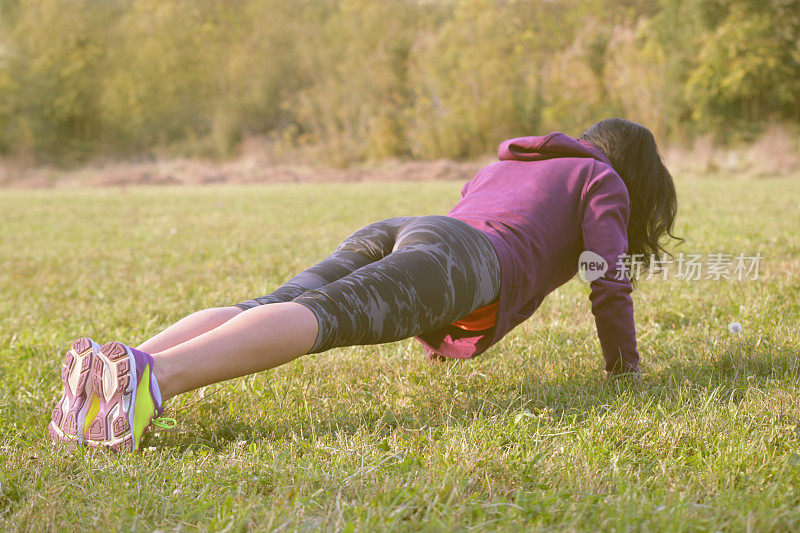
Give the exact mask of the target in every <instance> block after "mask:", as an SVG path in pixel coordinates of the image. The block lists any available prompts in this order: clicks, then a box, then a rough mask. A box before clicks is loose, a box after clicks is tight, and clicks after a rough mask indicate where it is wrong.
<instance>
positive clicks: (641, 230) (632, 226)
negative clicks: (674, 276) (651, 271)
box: [581, 118, 683, 268]
mask: <svg viewBox="0 0 800 533" xmlns="http://www.w3.org/2000/svg"><path fill="white" fill-rule="evenodd" d="M581 139H583V140H586V141H589V142H590V143H592V144H594V145H595V146H597V147H598V148H600V150H602V151H603V153H604V154H606V156H608V159H609V160H610V161H611V166H612V167H613V168H614V170H615V171H616V172H617V174H619V176H620V177H621V178H622V181H624V182H625V186H626V187H627V188H628V195H629V196H630V199H631V208H630V217H629V220H628V253H629V254H630V255H633V254H641V255H642V256H643V257H642V263H643V264H644V266H645V268H646V267H647V266H649V265H650V260H651V258H652V257H656V258H658V257H661V256H662V255H663V254H666V253H667V251H666V249H665V248H664V247H663V244H665V243H664V242H663V241H665V240H669V239H676V240H677V241H682V240H683V239H681V238H679V237H677V236H675V235H674V234H673V233H672V231H673V225H674V223H675V216H676V214H677V213H678V198H677V195H676V194H675V184H674V183H673V182H672V175H670V173H669V171H668V170H667V167H665V166H664V163H663V162H662V160H661V155H660V154H659V153H658V147H657V146H656V141H655V139H654V138H653V134H652V133H650V130H648V129H647V128H645V127H644V126H642V125H641V124H637V123H636V122H631V121H629V120H625V119H621V118H609V119H606V120H601V121H600V122H598V123H597V124H595V125H593V126H592V127H591V128H589V129H588V130H586V131H585V132H584V133H583V135H581ZM665 236H666V237H668V238H667V239H664V237H665Z"/></svg>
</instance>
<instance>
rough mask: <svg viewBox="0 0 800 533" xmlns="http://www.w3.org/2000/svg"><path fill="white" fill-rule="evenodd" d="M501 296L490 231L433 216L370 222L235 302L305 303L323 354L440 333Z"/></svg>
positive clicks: (318, 349)
mask: <svg viewBox="0 0 800 533" xmlns="http://www.w3.org/2000/svg"><path fill="white" fill-rule="evenodd" d="M499 294H500V265H499V262H498V259H497V254H496V253H495V251H494V248H492V245H491V243H490V242H489V240H488V239H487V238H486V236H484V235H483V234H482V233H481V232H480V231H478V230H477V229H475V228H473V227H472V226H470V225H468V224H466V223H465V222H462V221H460V220H457V219H455V218H451V217H447V216H441V215H429V216H421V217H396V218H389V219H386V220H382V221H380V222H375V223H374V224H370V225H368V226H366V227H364V228H362V229H360V230H358V231H356V232H355V233H353V234H352V235H350V236H349V237H347V238H346V239H345V240H344V242H342V244H340V245H339V246H338V247H337V248H336V250H335V251H334V252H333V253H332V254H331V255H330V256H328V257H327V258H325V259H323V260H322V261H320V262H319V263H317V264H316V265H314V266H312V267H310V268H308V269H307V270H304V271H303V272H301V273H300V274H298V275H296V276H294V277H293V278H292V279H290V280H289V281H288V282H286V283H285V284H284V285H282V286H281V287H279V288H278V289H277V290H275V291H274V292H272V293H270V294H268V295H267V296H261V297H259V298H255V299H253V300H248V301H246V302H244V303H241V304H237V307H240V308H242V309H245V310H246V309H249V308H251V307H255V306H258V305H263V304H270V303H277V302H289V301H291V302H297V303H299V304H302V305H304V306H305V307H307V308H309V309H310V310H311V311H313V312H314V314H315V315H316V316H317V321H318V323H319V333H318V334H317V340H316V342H315V343H314V346H313V348H311V350H310V351H309V352H308V353H318V352H323V351H325V350H329V349H331V348H335V347H337V346H353V345H360V344H379V343H384V342H392V341H397V340H400V339H405V338H407V337H413V336H416V335H421V334H424V333H429V332H431V331H436V330H437V329H441V328H443V327H444V326H447V325H448V324H452V323H453V322H455V321H456V320H459V319H460V318H463V317H464V316H466V315H468V314H469V313H471V312H472V311H474V310H475V309H477V308H479V307H483V306H484V305H487V304H489V303H491V302H493V301H494V300H496V299H497V297H498V295H499Z"/></svg>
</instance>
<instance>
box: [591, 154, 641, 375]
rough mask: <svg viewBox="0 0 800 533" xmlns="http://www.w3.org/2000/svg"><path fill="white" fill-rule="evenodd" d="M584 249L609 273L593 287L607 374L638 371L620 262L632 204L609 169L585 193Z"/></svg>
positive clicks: (627, 292)
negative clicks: (603, 261)
mask: <svg viewBox="0 0 800 533" xmlns="http://www.w3.org/2000/svg"><path fill="white" fill-rule="evenodd" d="M583 204H584V211H583V220H582V223H581V230H582V232H583V248H584V250H589V251H592V252H594V253H596V254H598V255H599V256H600V257H602V258H603V259H604V260H605V262H606V264H607V265H608V269H607V270H606V272H605V274H604V275H603V276H602V277H600V278H598V279H596V280H594V281H592V282H591V285H590V287H591V294H590V296H589V299H590V300H591V302H592V313H593V314H594V318H595V324H596V326H597V336H598V338H599V339H600V345H601V346H602V348H603V356H604V357H605V361H606V371H607V372H608V373H609V374H616V373H621V372H638V371H639V352H638V351H637V350H636V326H635V324H634V319H633V300H632V299H631V292H632V290H633V288H632V286H631V282H630V280H629V279H628V276H627V273H626V272H625V269H624V267H622V266H621V265H620V261H619V258H620V257H621V256H624V254H626V253H627V252H628V232H627V228H628V215H629V209H630V207H629V206H630V200H629V197H628V191H627V188H626V187H625V183H624V182H623V181H622V180H621V179H620V177H619V176H618V175H617V174H616V173H614V172H613V171H611V170H610V169H608V170H606V171H602V172H600V173H599V174H596V175H595V176H594V177H593V178H591V179H590V181H589V183H587V186H586V189H585V191H584V202H583Z"/></svg>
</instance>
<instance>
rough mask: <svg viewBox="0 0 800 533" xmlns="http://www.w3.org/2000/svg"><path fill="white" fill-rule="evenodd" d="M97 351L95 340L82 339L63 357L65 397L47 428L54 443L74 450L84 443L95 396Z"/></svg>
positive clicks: (62, 398)
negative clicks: (92, 374)
mask: <svg viewBox="0 0 800 533" xmlns="http://www.w3.org/2000/svg"><path fill="white" fill-rule="evenodd" d="M98 348H99V345H98V344H97V343H96V342H94V341H93V340H92V339H89V338H88V337H81V338H80V339H77V340H76V341H74V342H73V343H72V346H70V349H69V350H68V351H67V353H66V355H65V356H64V364H63V366H62V367H61V381H62V383H63V385H64V394H63V395H62V396H61V399H60V400H59V401H58V403H56V407H55V409H53V413H52V420H51V422H50V424H49V425H48V426H47V431H48V433H49V435H50V440H52V441H53V442H55V443H62V444H68V445H70V446H71V447H74V446H80V445H81V444H82V442H83V426H84V422H85V418H86V411H88V409H89V405H90V404H91V397H92V382H91V380H90V379H89V374H90V372H91V367H92V362H93V360H94V353H95V351H96V350H97V349H98Z"/></svg>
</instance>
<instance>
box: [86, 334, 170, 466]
mask: <svg viewBox="0 0 800 533" xmlns="http://www.w3.org/2000/svg"><path fill="white" fill-rule="evenodd" d="M154 363H155V361H154V360H153V357H152V356H151V355H150V354H148V353H146V352H143V351H141V350H137V349H136V348H131V347H130V346H126V345H124V344H122V343H121V342H116V341H114V342H109V343H107V344H104V345H103V346H101V347H100V349H99V350H98V352H97V353H96V354H95V356H94V359H93V362H92V368H91V372H90V380H91V382H92V390H93V392H94V398H93V399H92V405H93V407H92V408H90V410H89V414H90V415H91V416H92V418H91V419H87V422H86V435H85V437H86V445H87V446H91V447H98V448H106V449H109V450H111V451H114V452H121V451H133V450H137V449H138V448H139V443H140V442H141V439H142V435H144V433H145V431H146V430H147V429H148V428H149V427H150V425H151V424H155V425H158V426H160V427H173V426H171V425H168V424H166V422H172V423H173V424H174V422H175V421H174V420H172V419H167V418H158V417H159V416H160V415H161V413H163V411H164V408H163V405H162V403H163V402H162V400H161V392H160V391H159V388H158V383H157V382H156V377H155V374H154V373H153V365H154Z"/></svg>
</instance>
